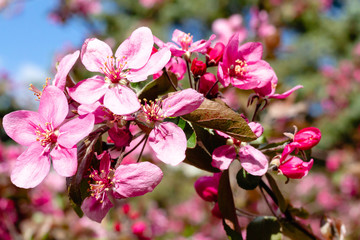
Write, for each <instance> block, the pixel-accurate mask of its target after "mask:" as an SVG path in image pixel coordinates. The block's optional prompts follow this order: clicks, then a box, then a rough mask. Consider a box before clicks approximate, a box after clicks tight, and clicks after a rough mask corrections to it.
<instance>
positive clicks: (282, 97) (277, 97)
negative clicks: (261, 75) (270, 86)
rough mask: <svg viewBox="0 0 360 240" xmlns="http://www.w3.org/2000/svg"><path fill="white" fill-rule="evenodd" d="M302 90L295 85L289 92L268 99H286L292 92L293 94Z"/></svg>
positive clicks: (299, 86)
mask: <svg viewBox="0 0 360 240" xmlns="http://www.w3.org/2000/svg"><path fill="white" fill-rule="evenodd" d="M300 88H303V86H302V85H297V86H295V87H293V88H292V89H290V90H289V91H286V92H284V93H282V94H273V95H271V96H269V98H275V99H284V98H287V97H288V96H290V95H291V94H292V93H293V92H295V91H296V90H298V89H300Z"/></svg>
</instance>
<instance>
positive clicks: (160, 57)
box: [127, 48, 171, 82]
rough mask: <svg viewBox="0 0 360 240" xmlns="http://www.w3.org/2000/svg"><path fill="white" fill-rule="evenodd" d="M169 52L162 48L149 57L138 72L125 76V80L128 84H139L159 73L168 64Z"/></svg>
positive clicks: (133, 71) (134, 71)
mask: <svg viewBox="0 0 360 240" xmlns="http://www.w3.org/2000/svg"><path fill="white" fill-rule="evenodd" d="M170 57H171V52H170V51H169V49H167V48H163V49H161V50H160V51H158V52H156V53H154V54H153V55H151V57H150V59H149V61H148V62H147V63H146V65H145V66H144V67H142V68H140V69H138V70H132V71H130V72H129V74H128V75H127V79H128V80H129V81H130V82H139V81H143V80H146V79H147V77H148V76H150V75H153V74H155V73H157V72H159V71H160V70H161V69H163V67H165V65H166V64H167V63H168V62H169V60H170Z"/></svg>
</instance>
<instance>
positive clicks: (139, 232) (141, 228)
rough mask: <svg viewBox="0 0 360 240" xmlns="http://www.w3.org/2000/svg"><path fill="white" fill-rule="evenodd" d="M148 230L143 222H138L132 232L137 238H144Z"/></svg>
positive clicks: (133, 226)
mask: <svg viewBox="0 0 360 240" xmlns="http://www.w3.org/2000/svg"><path fill="white" fill-rule="evenodd" d="M145 230H146V224H145V223H144V222H142V221H139V222H136V223H134V224H133V225H132V226H131V231H132V233H133V234H135V235H136V236H143V235H144V232H145Z"/></svg>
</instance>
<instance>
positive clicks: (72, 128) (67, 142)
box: [57, 114, 95, 148]
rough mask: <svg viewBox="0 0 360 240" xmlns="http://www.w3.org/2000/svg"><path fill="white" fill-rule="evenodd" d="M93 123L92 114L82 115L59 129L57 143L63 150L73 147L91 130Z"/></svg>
mask: <svg viewBox="0 0 360 240" xmlns="http://www.w3.org/2000/svg"><path fill="white" fill-rule="evenodd" d="M94 121H95V117H94V115H93V114H87V115H82V116H79V117H78V118H75V119H72V120H70V121H69V122H67V123H65V124H64V125H62V126H61V127H60V128H59V132H60V134H59V137H58V139H57V142H58V143H59V144H60V145H61V146H63V147H65V148H72V147H74V146H75V145H76V144H77V143H78V142H79V141H80V140H81V139H83V138H84V137H86V136H87V135H89V133H90V132H91V131H92V130H93V128H94Z"/></svg>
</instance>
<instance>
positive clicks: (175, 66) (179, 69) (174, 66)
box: [153, 57, 186, 80]
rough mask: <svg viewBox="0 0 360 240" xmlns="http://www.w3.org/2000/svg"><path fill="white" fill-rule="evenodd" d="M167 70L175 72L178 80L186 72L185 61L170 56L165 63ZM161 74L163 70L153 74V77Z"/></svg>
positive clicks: (155, 77)
mask: <svg viewBox="0 0 360 240" xmlns="http://www.w3.org/2000/svg"><path fill="white" fill-rule="evenodd" d="M165 68H166V70H167V71H170V72H172V73H174V74H175V76H176V77H177V79H178V80H181V79H183V78H184V75H185V73H186V62H185V60H184V59H182V58H181V57H172V58H171V59H170V61H169V62H168V63H167V64H166V65H165ZM162 74H163V71H162V70H161V71H159V72H158V73H156V74H154V76H153V78H154V79H157V78H159V77H160V76H161V75H162Z"/></svg>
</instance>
